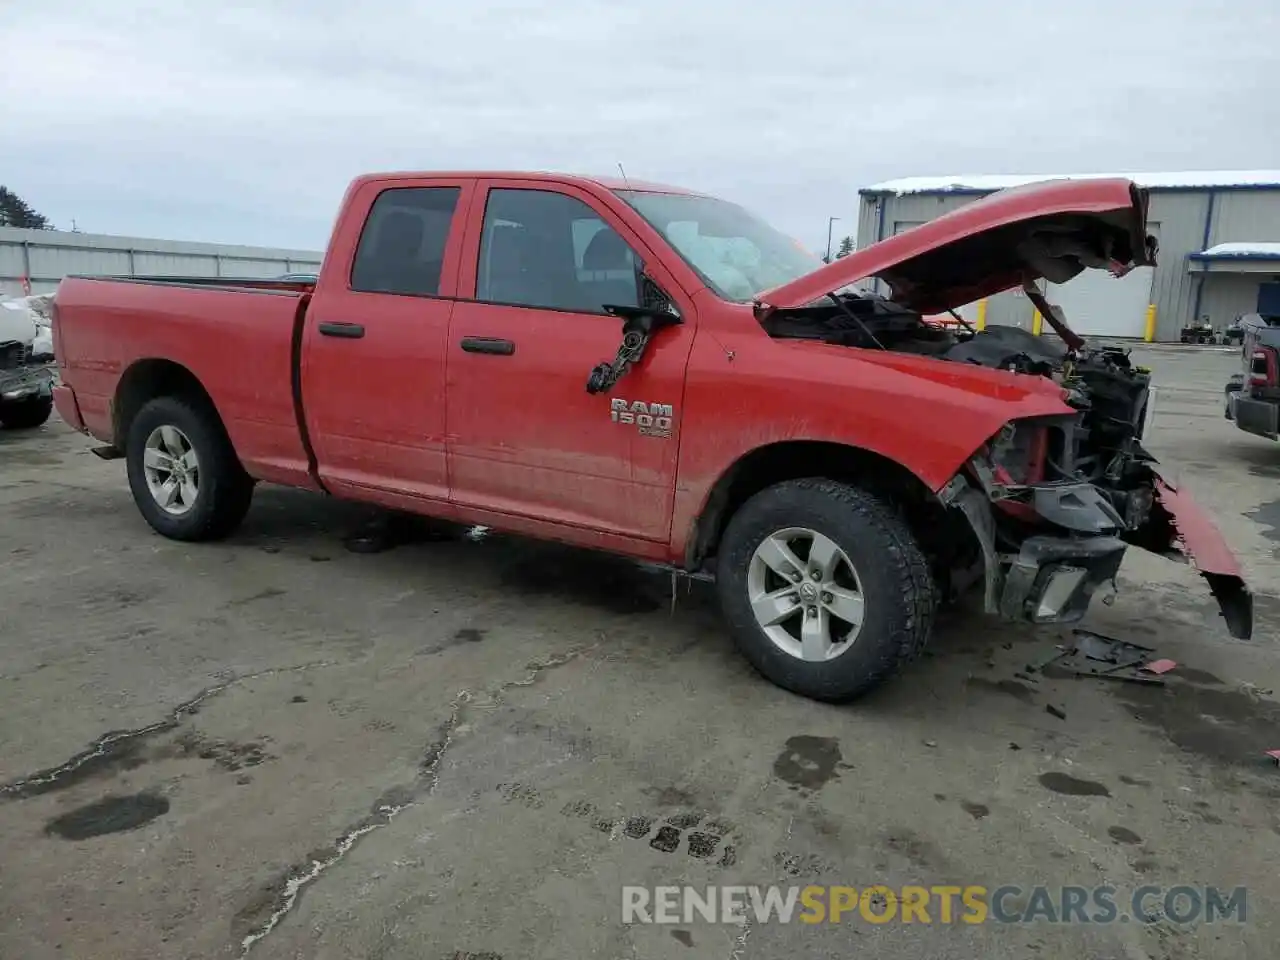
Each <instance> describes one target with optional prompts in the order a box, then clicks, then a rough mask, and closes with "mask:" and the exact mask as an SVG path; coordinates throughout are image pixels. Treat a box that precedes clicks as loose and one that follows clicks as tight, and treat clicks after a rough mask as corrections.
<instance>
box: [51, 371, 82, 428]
mask: <svg viewBox="0 0 1280 960" xmlns="http://www.w3.org/2000/svg"><path fill="white" fill-rule="evenodd" d="M53 405H54V407H56V408H57V411H58V416H60V417H61V418H62V419H63V420H64V421H65V422H66V424H67V426H69V427H71V428H72V429H73V430H79V431H80V432H81V433H88V428H86V427H85V425H84V417H83V416H82V415H81V413H80V404H79V403H77V402H76V392H75V391H74V390H72V389H71V388H70V387H69V386H67V385H66V384H65V383H58V384H54V387H53Z"/></svg>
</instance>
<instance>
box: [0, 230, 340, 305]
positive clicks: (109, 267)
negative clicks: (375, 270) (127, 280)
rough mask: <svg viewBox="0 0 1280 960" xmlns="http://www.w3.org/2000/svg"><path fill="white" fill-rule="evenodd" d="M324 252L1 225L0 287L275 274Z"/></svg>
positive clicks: (303, 268)
mask: <svg viewBox="0 0 1280 960" xmlns="http://www.w3.org/2000/svg"><path fill="white" fill-rule="evenodd" d="M322 258H323V254H322V253H320V252H318V251H314V250H283V249H274V248H269V247H243V246H236V245H232V244H214V243H189V242H186V241H179V240H156V239H149V238H141V237H113V236H107V235H105V234H93V233H69V232H64V231H60V230H23V229H19V228H16V227H0V293H7V294H20V293H21V292H22V278H23V277H27V278H28V279H29V280H30V282H31V292H32V293H48V292H50V291H52V290H55V289H56V288H57V286H58V282H59V281H60V280H61V279H62V278H63V277H65V276H67V275H68V274H89V275H93V274H107V275H115V276H146V275H152V276H187V277H274V276H279V275H280V274H282V273H303V272H307V271H315V270H317V269H318V268H319V266H320V261H321V259H322Z"/></svg>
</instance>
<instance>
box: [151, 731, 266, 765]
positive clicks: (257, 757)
mask: <svg viewBox="0 0 1280 960" xmlns="http://www.w3.org/2000/svg"><path fill="white" fill-rule="evenodd" d="M266 743H267V738H265V737H260V738H258V740H256V741H254V742H251V743H236V742H235V741H233V740H218V739H213V738H209V737H205V736H204V735H203V734H201V733H198V732H197V731H195V730H192V731H189V732H187V733H184V734H182V735H181V736H180V737H178V738H177V740H175V741H174V745H175V747H176V749H177V752H178V755H179V756H183V757H199V758H200V759H201V760H212V761H213V762H214V763H215V764H216V765H217V766H219V767H221V768H222V769H223V770H242V769H244V768H245V767H256V766H258V764H260V763H265V762H266V761H268V760H274V759H276V758H275V756H273V755H272V754H270V753H268V752H267V749H266Z"/></svg>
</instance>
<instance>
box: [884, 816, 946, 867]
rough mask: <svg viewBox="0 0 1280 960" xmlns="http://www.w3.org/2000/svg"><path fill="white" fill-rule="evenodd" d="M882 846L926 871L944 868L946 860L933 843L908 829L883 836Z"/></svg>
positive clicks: (899, 828)
mask: <svg viewBox="0 0 1280 960" xmlns="http://www.w3.org/2000/svg"><path fill="white" fill-rule="evenodd" d="M884 845H885V846H886V847H888V848H889V849H890V850H892V851H893V852H895V853H898V854H901V855H902V856H904V857H906V858H907V859H908V860H910V861H911V862H912V863H913V864H915V865H916V866H917V867H921V868H923V869H924V870H926V871H929V872H937V871H938V870H940V869H942V868H944V867H945V866H946V858H945V857H944V856H943V854H942V851H941V850H939V849H938V847H937V846H936V845H935V844H934V843H933V841H932V840H928V839H926V838H924V837H921V836H919V835H918V834H917V833H916V832H915V831H914V830H912V829H911V828H909V827H897V828H895V829H894V830H891V831H890V832H889V833H887V834H886V835H885V838H884Z"/></svg>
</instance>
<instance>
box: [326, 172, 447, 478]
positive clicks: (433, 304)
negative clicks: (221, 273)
mask: <svg viewBox="0 0 1280 960" xmlns="http://www.w3.org/2000/svg"><path fill="white" fill-rule="evenodd" d="M471 189H472V188H471V185H470V184H468V183H466V182H461V181H456V182H438V181H431V180H423V181H421V182H416V181H409V182H406V183H405V185H404V186H400V185H397V186H394V187H387V185H386V184H385V183H381V184H380V183H370V184H368V185H367V186H366V187H365V190H366V191H367V193H366V195H363V196H361V195H357V196H355V197H353V198H352V199H351V202H350V204H349V206H348V209H349V210H350V212H351V214H352V215H353V217H357V216H359V213H358V211H359V210H361V209H364V210H367V211H368V217H367V220H366V219H364V218H361V220H362V222H363V229H362V230H360V231H359V233H358V235H353V236H345V237H342V238H335V245H334V247H333V248H332V249H331V250H330V251H329V253H328V257H330V258H331V259H333V260H334V261H335V264H334V269H332V270H330V269H329V265H328V264H326V267H325V271H323V275H322V277H321V281H320V286H319V288H318V289H317V291H316V294H315V297H314V298H313V300H312V303H311V306H310V307H309V309H308V311H307V326H306V330H305V331H304V340H303V351H302V394H303V409H304V410H305V411H306V415H307V427H308V430H309V433H310V436H311V441H312V446H313V447H314V449H315V452H316V461H317V468H318V471H319V474H320V478H321V480H322V481H324V482H325V485H326V486H327V487H328V488H329V489H330V490H332V491H333V492H335V493H339V492H342V491H343V490H344V489H346V490H349V491H355V492H358V491H359V490H368V489H377V490H382V491H386V492H388V493H390V494H393V495H396V496H400V497H410V498H414V499H427V500H437V501H442V502H447V500H448V495H449V485H448V471H447V469H446V460H445V442H444V434H445V385H444V364H445V351H446V343H447V340H448V335H449V314H450V312H451V311H452V309H453V300H452V295H453V292H454V285H455V283H456V281H457V273H458V259H459V248H460V238H461V233H462V224H463V222H464V217H465V211H466V200H467V199H469V195H470V191H471ZM455 223H456V224H457V226H456V228H455V226H454V225H455ZM455 231H456V235H455Z"/></svg>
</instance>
